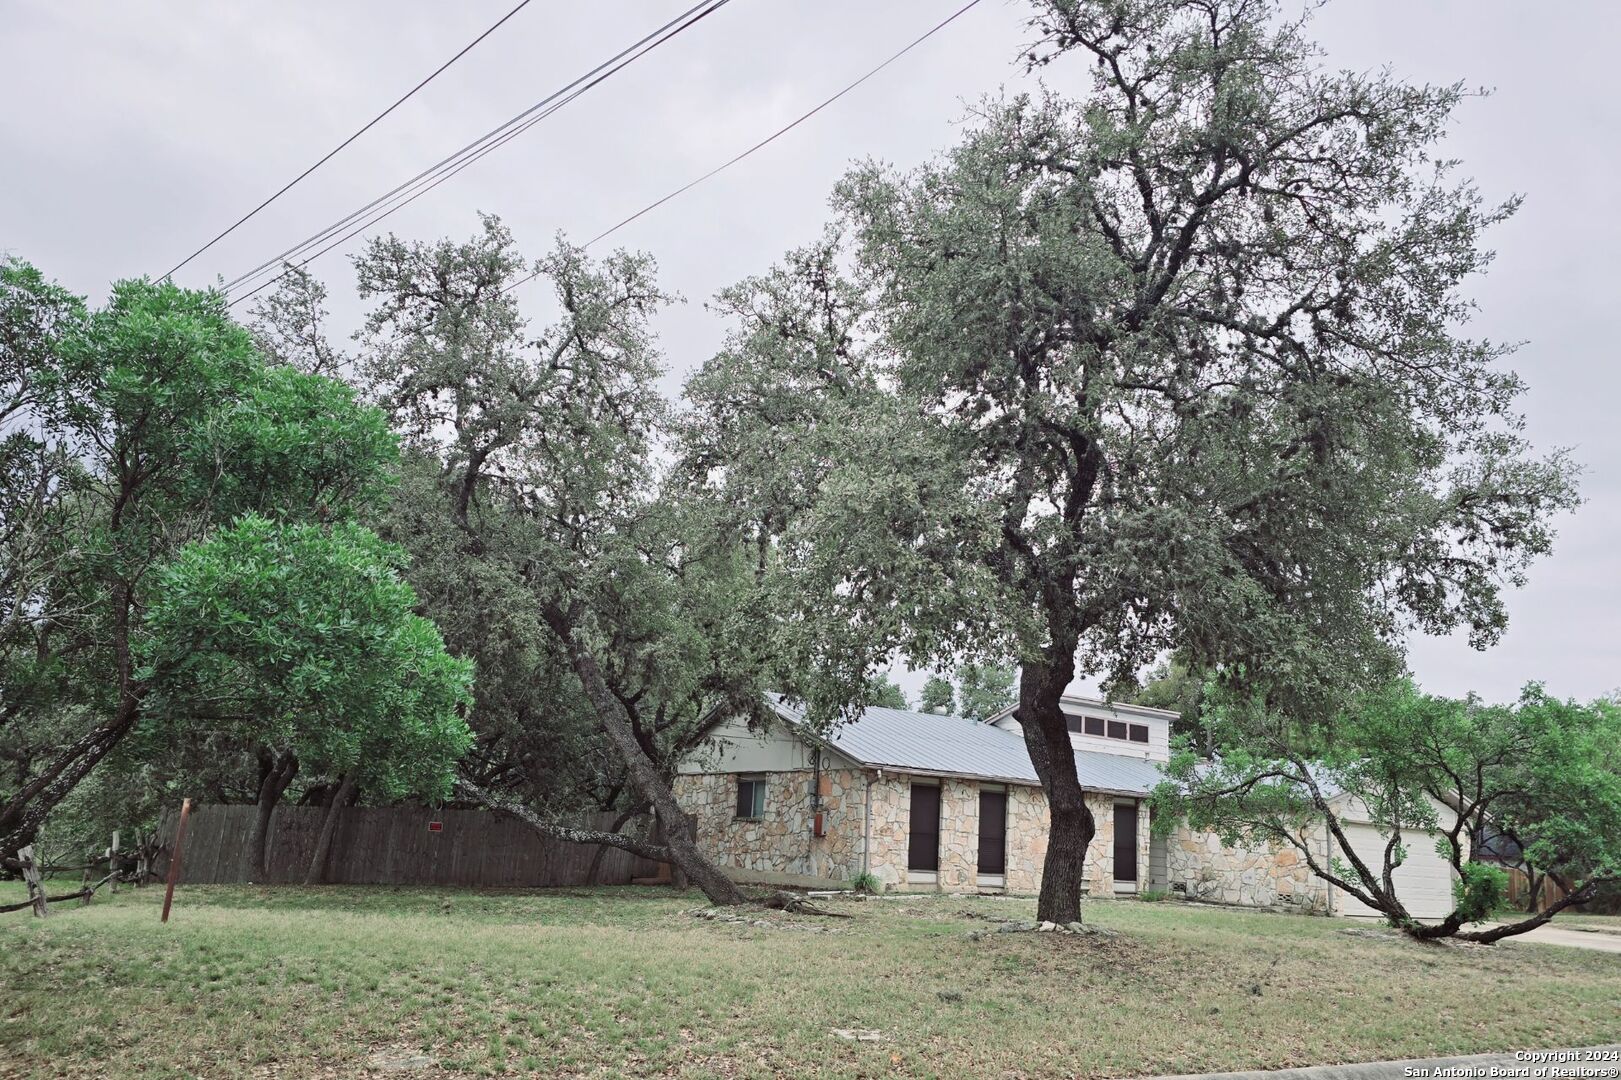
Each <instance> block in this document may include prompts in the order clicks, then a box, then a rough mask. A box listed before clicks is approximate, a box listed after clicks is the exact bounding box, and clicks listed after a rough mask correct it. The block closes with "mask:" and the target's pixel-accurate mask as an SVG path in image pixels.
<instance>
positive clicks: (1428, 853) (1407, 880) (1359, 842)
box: [1334, 822, 1452, 919]
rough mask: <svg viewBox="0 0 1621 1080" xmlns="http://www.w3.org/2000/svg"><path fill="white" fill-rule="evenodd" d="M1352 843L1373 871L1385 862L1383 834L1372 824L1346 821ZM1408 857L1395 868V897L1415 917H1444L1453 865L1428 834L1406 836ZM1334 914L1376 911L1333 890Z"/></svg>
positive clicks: (1374, 913)
mask: <svg viewBox="0 0 1621 1080" xmlns="http://www.w3.org/2000/svg"><path fill="white" fill-rule="evenodd" d="M1345 835H1346V836H1347V837H1348V838H1349V839H1350V841H1351V846H1352V847H1353V848H1355V849H1356V853H1357V854H1358V855H1360V856H1361V857H1362V861H1363V862H1365V863H1366V864H1367V865H1368V869H1370V870H1372V871H1373V872H1374V873H1376V874H1377V873H1378V872H1379V868H1380V867H1382V866H1383V865H1384V864H1385V837H1384V836H1382V835H1380V833H1379V830H1378V829H1376V828H1374V827H1373V826H1372V825H1356V824H1352V823H1351V822H1346V824H1345ZM1405 839H1406V841H1407V858H1406V860H1405V861H1404V862H1403V863H1402V864H1401V865H1400V866H1398V867H1397V868H1396V898H1397V899H1398V900H1400V901H1401V902H1402V903H1403V904H1404V905H1405V906H1406V907H1407V911H1408V913H1409V914H1410V915H1412V916H1413V917H1414V918H1415V919H1444V918H1446V917H1447V915H1448V914H1450V913H1451V911H1452V866H1451V865H1450V864H1449V863H1448V862H1447V861H1446V860H1445V859H1443V858H1441V855H1440V853H1439V852H1437V851H1436V850H1435V841H1434V839H1433V838H1432V837H1429V836H1415V837H1408V838H1405ZM1334 908H1335V914H1337V915H1359V916H1376V917H1380V916H1379V913H1378V912H1377V911H1375V910H1373V909H1372V908H1370V907H1369V906H1368V905H1366V904H1364V903H1363V902H1362V901H1360V900H1358V899H1357V898H1356V897H1354V896H1351V895H1349V894H1348V893H1346V892H1345V891H1344V890H1343V889H1336V890H1334Z"/></svg>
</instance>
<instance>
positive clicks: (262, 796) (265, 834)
mask: <svg viewBox="0 0 1621 1080" xmlns="http://www.w3.org/2000/svg"><path fill="white" fill-rule="evenodd" d="M262 754H263V755H264V758H263V762H262V763H263V764H264V766H265V768H264V776H263V777H261V778H260V780H259V798H258V800H257V806H258V810H257V812H256V813H255V814H254V817H253V832H252V834H251V835H250V836H249V837H248V847H247V850H246V851H244V852H243V853H242V877H243V880H244V881H250V882H251V881H259V882H264V881H266V880H268V879H269V877H270V867H269V858H270V819H271V816H272V815H274V814H275V812H276V806H277V805H278V804H279V803H280V802H281V797H282V795H283V794H285V793H286V791H287V788H288V785H290V784H291V783H292V782H293V777H295V776H297V775H298V758H297V757H296V756H295V755H294V754H293V752H292V751H291V750H283V751H282V752H281V753H280V754H272V753H271V752H270V751H269V750H265V751H262Z"/></svg>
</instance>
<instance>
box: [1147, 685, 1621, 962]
mask: <svg viewBox="0 0 1621 1080" xmlns="http://www.w3.org/2000/svg"><path fill="white" fill-rule="evenodd" d="M1206 715H1207V718H1208V728H1207V731H1208V734H1209V736H1210V737H1211V738H1212V739H1213V740H1214V742H1215V745H1216V749H1217V755H1216V756H1215V757H1214V758H1213V759H1207V758H1202V757H1200V756H1199V755H1196V754H1195V753H1194V752H1193V751H1192V748H1191V744H1190V743H1188V742H1187V741H1186V740H1184V744H1183V747H1182V748H1181V749H1180V750H1179V751H1178V753H1177V754H1176V755H1175V757H1174V758H1173V760H1172V763H1171V766H1170V768H1169V773H1170V775H1171V777H1172V779H1171V780H1169V781H1167V783H1166V784H1165V785H1163V786H1162V788H1161V790H1160V791H1158V792H1156V795H1155V798H1156V800H1157V802H1158V803H1159V806H1158V808H1157V809H1158V811H1159V812H1160V813H1159V814H1158V816H1157V820H1158V821H1159V825H1158V826H1157V827H1159V828H1162V829H1163V828H1166V827H1168V826H1169V825H1170V824H1171V823H1172V822H1174V821H1175V820H1178V819H1179V818H1180V817H1181V816H1182V815H1183V814H1184V813H1185V814H1186V816H1187V818H1188V820H1189V821H1190V822H1191V824H1193V826H1194V827H1195V828H1204V829H1212V830H1214V831H1216V832H1218V833H1219V834H1220V835H1222V836H1223V837H1224V838H1226V839H1227V840H1228V841H1229V842H1249V843H1266V844H1274V845H1280V846H1285V847H1289V848H1292V849H1294V850H1295V851H1296V852H1297V853H1298V854H1299V857H1300V858H1301V859H1302V860H1303V861H1304V863H1305V864H1306V866H1308V867H1309V868H1310V869H1311V872H1312V873H1314V874H1316V875H1317V876H1318V877H1320V878H1322V879H1323V880H1325V881H1328V882H1330V883H1332V884H1333V885H1334V887H1335V888H1338V889H1342V890H1344V891H1345V892H1346V893H1347V894H1349V895H1351V896H1354V897H1356V898H1357V899H1358V900H1360V901H1361V902H1362V903H1364V904H1366V905H1368V906H1369V907H1371V908H1373V909H1374V910H1375V911H1379V912H1381V913H1383V914H1384V916H1385V918H1386V919H1387V920H1388V921H1389V922H1390V923H1391V925H1393V926H1397V927H1400V928H1401V929H1402V930H1404V931H1406V932H1407V933H1408V934H1410V935H1412V936H1413V937H1415V938H1419V939H1424V940H1428V939H1435V938H1443V937H1453V936H1456V937H1459V938H1462V939H1464V940H1468V941H1479V942H1487V943H1489V942H1493V941H1498V940H1501V939H1502V938H1504V937H1509V936H1511V935H1515V934H1522V933H1525V932H1526V931H1528V930H1532V929H1535V928H1536V927H1538V926H1541V925H1542V924H1544V923H1545V922H1547V921H1548V920H1549V919H1550V918H1552V917H1553V916H1554V915H1555V914H1556V913H1557V912H1559V911H1561V910H1563V909H1564V908H1565V907H1568V906H1570V905H1572V904H1580V903H1582V902H1584V901H1585V900H1588V899H1591V898H1592V897H1593V896H1595V895H1596V894H1597V893H1598V891H1599V890H1600V889H1601V888H1602V887H1603V886H1604V885H1606V884H1608V883H1611V882H1614V881H1616V880H1618V878H1621V707H1617V705H1616V703H1615V702H1613V701H1608V700H1605V701H1598V702H1594V703H1592V704H1589V705H1578V704H1576V703H1575V702H1562V701H1559V700H1557V699H1554V698H1552V697H1550V696H1548V694H1547V693H1546V692H1545V691H1544V690H1543V689H1542V688H1541V687H1540V686H1535V685H1533V686H1530V687H1527V688H1526V691H1525V693H1524V694H1523V695H1522V696H1521V698H1520V701H1519V702H1518V703H1517V704H1515V705H1513V706H1489V705H1485V704H1483V703H1482V702H1480V701H1479V700H1477V699H1474V698H1469V699H1466V700H1462V701H1457V700H1449V699H1446V698H1440V697H1435V696H1431V695H1426V694H1422V693H1420V692H1419V691H1418V690H1417V689H1416V688H1415V687H1414V686H1413V685H1412V684H1411V683H1410V682H1407V681H1405V680H1403V681H1398V682H1395V683H1393V684H1391V685H1389V686H1387V687H1383V688H1381V689H1379V690H1378V691H1376V692H1373V693H1368V694H1364V695H1361V696H1359V698H1358V699H1357V700H1356V701H1355V702H1354V703H1352V704H1351V706H1350V707H1349V708H1348V709H1347V710H1346V711H1345V712H1344V713H1343V714H1341V715H1339V716H1336V717H1334V718H1332V720H1331V721H1327V722H1323V721H1319V722H1311V721H1304V722H1303V721H1300V720H1298V719H1294V718H1289V717H1283V716H1279V715H1278V714H1277V713H1275V712H1272V711H1269V710H1268V709H1267V708H1266V707H1265V705H1264V703H1263V702H1262V701H1260V700H1257V699H1255V698H1250V699H1244V698H1239V697H1233V696H1229V695H1219V696H1218V698H1217V700H1216V702H1215V703H1214V704H1213V705H1212V707H1211V708H1209V709H1207V712H1206ZM1342 793H1343V794H1344V795H1348V796H1351V797H1353V798H1355V799H1357V800H1359V801H1360V802H1361V803H1362V804H1364V805H1365V806H1366V807H1367V809H1368V812H1369V814H1370V817H1371V820H1372V821H1373V823H1374V824H1375V825H1376V826H1377V827H1378V828H1379V830H1380V831H1381V832H1382V833H1383V834H1384V835H1385V836H1386V837H1387V838H1388V841H1387V843H1386V845H1385V847H1384V850H1383V852H1382V853H1381V858H1380V859H1379V860H1378V861H1377V862H1372V863H1370V862H1369V861H1368V860H1366V859H1365V858H1363V857H1362V856H1361V855H1359V854H1358V853H1357V852H1356V850H1355V849H1354V848H1353V847H1352V846H1351V843H1350V841H1349V839H1348V838H1347V835H1346V830H1345V825H1344V819H1343V816H1342V811H1341V809H1340V807H1341V806H1342V805H1343V801H1342V800H1341V799H1340V798H1339V797H1340V796H1341V794H1342ZM1441 807H1444V808H1445V809H1444V810H1443V809H1440V808H1441ZM1325 832H1326V833H1327V834H1328V835H1329V836H1331V837H1332V838H1333V839H1334V841H1335V843H1336V845H1337V848H1338V850H1339V851H1340V852H1341V855H1339V856H1336V857H1335V858H1333V859H1330V860H1325V859H1324V858H1323V855H1322V835H1323V834H1324V833H1325ZM1488 835H1498V836H1503V837H1506V838H1508V839H1509V840H1511V841H1513V842H1514V843H1515V844H1517V845H1518V846H1519V848H1520V849H1521V851H1522V852H1523V858H1524V860H1525V862H1526V863H1527V864H1528V865H1529V866H1533V867H1540V868H1542V869H1543V870H1544V871H1545V872H1548V873H1551V874H1553V875H1555V876H1556V877H1557V879H1558V880H1560V881H1561V883H1562V884H1564V885H1565V886H1566V888H1567V893H1566V895H1565V897H1564V898H1563V899H1561V900H1559V901H1558V902H1556V903H1554V904H1552V905H1550V906H1549V907H1548V908H1547V909H1545V910H1542V911H1535V910H1533V912H1532V913H1531V914H1530V915H1529V917H1527V918H1525V919H1521V920H1518V921H1516V922H1513V923H1510V924H1507V925H1503V926H1497V927H1490V928H1486V929H1481V930H1472V931H1465V930H1463V929H1462V928H1463V927H1465V926H1466V925H1468V924H1471V923H1476V922H1480V921H1483V920H1484V919H1486V918H1488V917H1490V916H1492V915H1493V914H1495V913H1496V912H1497V911H1498V910H1500V909H1501V907H1502V902H1503V899H1504V894H1505V893H1504V890H1505V882H1506V878H1505V875H1504V873H1503V871H1502V870H1501V869H1499V868H1497V867H1496V866H1492V865H1488V864H1485V863H1481V862H1476V861H1471V858H1470V849H1469V845H1470V841H1471V838H1472V837H1480V836H1488ZM1432 837H1433V839H1432ZM1432 842H1433V843H1434V844H1435V846H1436V849H1437V850H1438V851H1439V852H1440V854H1441V855H1442V857H1443V858H1445V859H1446V860H1447V862H1448V863H1449V864H1450V865H1451V866H1452V869H1453V871H1454V873H1455V874H1456V875H1457V877H1458V881H1457V883H1456V886H1455V893H1456V897H1455V900H1456V902H1455V905H1454V910H1453V911H1452V912H1451V913H1450V914H1449V915H1448V916H1447V917H1446V918H1444V919H1442V920H1441V921H1440V922H1434V923H1420V922H1418V921H1417V920H1416V919H1414V918H1413V917H1412V916H1411V915H1410V914H1409V912H1408V910H1407V907H1406V905H1405V903H1404V902H1403V898H1402V896H1401V894H1400V891H1399V889H1398V888H1397V887H1396V884H1395V880H1394V875H1395V872H1396V870H1397V869H1398V868H1399V867H1400V866H1401V865H1402V864H1403V863H1404V862H1405V860H1406V858H1407V856H1408V855H1409V853H1410V852H1411V850H1412V845H1414V844H1420V843H1432Z"/></svg>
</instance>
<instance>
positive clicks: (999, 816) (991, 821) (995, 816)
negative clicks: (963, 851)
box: [979, 789, 1007, 875]
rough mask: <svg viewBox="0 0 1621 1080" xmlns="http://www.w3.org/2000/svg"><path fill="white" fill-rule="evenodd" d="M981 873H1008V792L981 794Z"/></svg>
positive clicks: (981, 791) (982, 791)
mask: <svg viewBox="0 0 1621 1080" xmlns="http://www.w3.org/2000/svg"><path fill="white" fill-rule="evenodd" d="M979 872H980V873H981V874H991V875H996V874H1005V873H1007V792H1005V791H985V790H983V789H981V790H980V793H979Z"/></svg>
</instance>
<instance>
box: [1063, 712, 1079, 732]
mask: <svg viewBox="0 0 1621 1080" xmlns="http://www.w3.org/2000/svg"><path fill="white" fill-rule="evenodd" d="M1064 726H1065V727H1067V728H1069V733H1070V734H1071V735H1079V734H1080V733H1081V718H1080V717H1079V716H1071V717H1067V718H1066V719H1065V720H1064Z"/></svg>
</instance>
